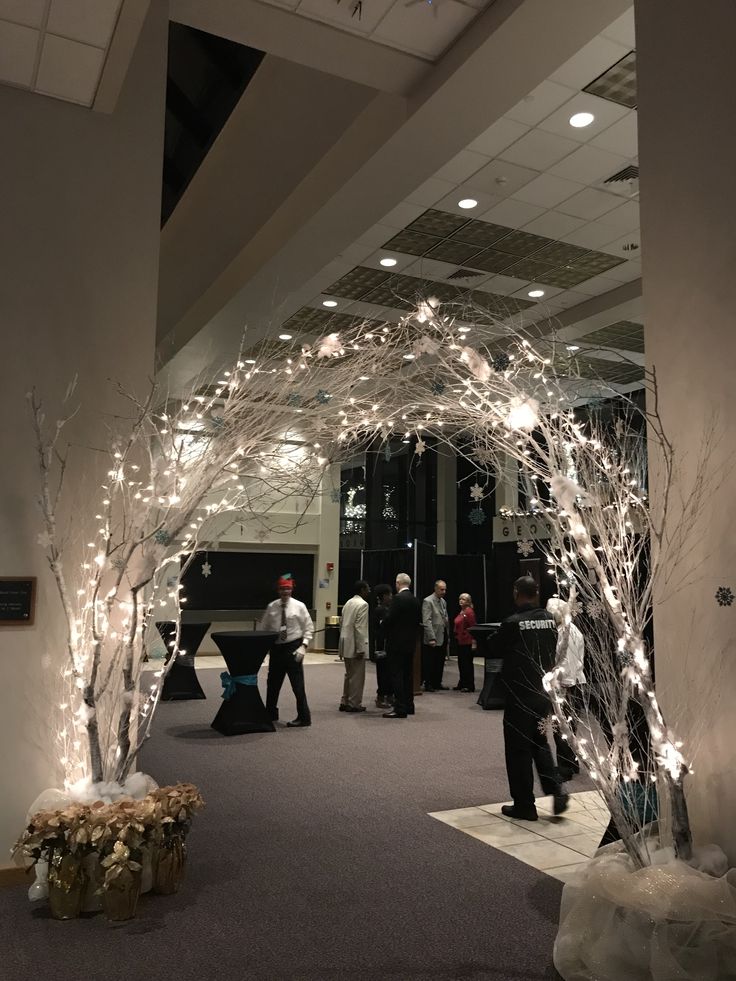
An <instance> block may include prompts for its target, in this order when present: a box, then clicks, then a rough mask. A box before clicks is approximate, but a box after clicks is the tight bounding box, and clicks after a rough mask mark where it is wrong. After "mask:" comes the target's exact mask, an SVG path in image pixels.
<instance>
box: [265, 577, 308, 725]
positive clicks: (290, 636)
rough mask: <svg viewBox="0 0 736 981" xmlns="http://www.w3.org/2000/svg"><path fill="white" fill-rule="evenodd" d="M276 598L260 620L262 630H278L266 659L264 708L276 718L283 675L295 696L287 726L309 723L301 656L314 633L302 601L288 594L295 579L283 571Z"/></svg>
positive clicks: (302, 657)
mask: <svg viewBox="0 0 736 981" xmlns="http://www.w3.org/2000/svg"><path fill="white" fill-rule="evenodd" d="M278 590H279V598H278V599H277V600H274V601H273V603H269V604H268V606H267V607H266V612H265V613H264V614H263V618H262V619H261V630H274V631H276V633H278V635H279V636H278V638H277V640H276V642H275V643H274V644H273V646H272V647H271V651H270V653H269V658H268V681H267V683H266V709H267V711H268V713H269V715H270V716H271V718H272V719H274V720H276V719H278V717H279V709H278V702H279V692H280V691H281V686H282V685H283V683H284V678H285V677H286V675H288V676H289V681H290V682H291V688H292V691H293V692H294V697H295V698H296V713H297V716H296V718H295V719H294V721H293V722H287V723H286V724H287V726H288V727H289V728H290V729H296V728H304V727H306V726H311V724H312V716H311V713H310V711H309V705H308V704H307V695H306V692H305V690H304V664H303V662H304V655H305V653H306V650H307V648H308V647H309V644H310V642H311V640H312V637H313V636H314V624H313V623H312V618H311V617H310V615H309V610H308V609H307V608H306V606H305V605H304V603H301V602H300V601H299V600H295V599H294V597H293V596H292V595H291V594H292V592H293V590H294V580H293V579H292V577H291V573H290V572H287V573H285V574H284V575H283V576H282V577H281V578H280V579H279V582H278Z"/></svg>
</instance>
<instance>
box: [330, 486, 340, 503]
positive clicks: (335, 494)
mask: <svg viewBox="0 0 736 981" xmlns="http://www.w3.org/2000/svg"><path fill="white" fill-rule="evenodd" d="M330 500H331V501H332V503H333V504H339V503H340V491H339V490H338V488H337V487H333V488H332V490H331V491H330Z"/></svg>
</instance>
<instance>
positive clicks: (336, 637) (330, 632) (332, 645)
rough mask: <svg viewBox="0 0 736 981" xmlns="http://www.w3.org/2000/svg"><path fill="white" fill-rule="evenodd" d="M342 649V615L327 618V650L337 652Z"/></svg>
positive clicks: (332, 652)
mask: <svg viewBox="0 0 736 981" xmlns="http://www.w3.org/2000/svg"><path fill="white" fill-rule="evenodd" d="M339 649H340V617H327V618H326V619H325V652H326V653H327V654H337V653H338V651H339Z"/></svg>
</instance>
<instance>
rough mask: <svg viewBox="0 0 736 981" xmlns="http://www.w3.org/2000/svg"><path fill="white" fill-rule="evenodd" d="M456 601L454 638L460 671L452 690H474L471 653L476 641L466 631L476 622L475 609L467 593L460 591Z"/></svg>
mask: <svg viewBox="0 0 736 981" xmlns="http://www.w3.org/2000/svg"><path fill="white" fill-rule="evenodd" d="M458 602H459V603H460V612H459V613H458V615H457V616H456V617H455V640H456V641H457V666H458V669H459V671H460V681H459V682H458V683H457V684H456V685H455V687H454V689H453V691H465V692H468V691H475V670H474V668H473V654H474V653H475V648H476V643H475V640H474V639H473V636H472V634H470V633H469V632H468V630H469V628H470V627H474V626H475V624H476V619H475V611H474V610H473V601H472V599H471V598H470V594H469V593H460V598H459V600H458Z"/></svg>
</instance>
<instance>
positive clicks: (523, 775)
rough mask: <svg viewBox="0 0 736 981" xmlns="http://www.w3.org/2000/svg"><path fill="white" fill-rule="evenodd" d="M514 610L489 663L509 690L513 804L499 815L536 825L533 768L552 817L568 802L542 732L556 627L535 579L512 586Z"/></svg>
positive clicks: (506, 717) (494, 640)
mask: <svg viewBox="0 0 736 981" xmlns="http://www.w3.org/2000/svg"><path fill="white" fill-rule="evenodd" d="M514 605H515V606H516V613H513V614H512V615H511V616H510V617H508V618H507V619H506V620H504V622H503V623H502V624H501V627H500V629H499V630H498V632H497V633H496V634H494V635H493V637H491V638H490V640H489V643H488V651H489V655H490V657H497V658H503V669H502V672H501V677H502V678H503V681H504V683H505V686H506V706H505V709H504V714H503V741H504V748H505V751H506V772H507V774H508V778H509V790H510V791H511V798H512V800H513V802H514V803H513V804H511V805H504V806H503V807H502V808H501V810H502V812H503V813H504V814H505V815H506V816H507V817H511V818H517V819H521V820H522V821H536V820H537V809H536V807H535V806H534V770H533V766H535V767H536V769H537V773H538V774H539V780H540V782H541V784H542V790H543V791H544V793H545V794H549V795H551V796H552V798H553V801H554V813H555V814H562V812H563V811H565V810H567V802H568V795H567V794H566V793H565V792H564V790H563V789H562V782H561V780H560V776H559V773H558V772H557V768H556V766H555V764H554V760H553V759H552V752H551V750H550V748H549V743H548V742H547V736H546V734H545V732H544V725H545V720H546V719H547V716H549V715H550V713H551V712H552V703H551V702H550V698H549V695H548V693H547V692H546V690H545V688H544V684H543V681H542V679H543V677H544V675H545V674H547V672H548V671H551V670H552V668H553V667H554V666H555V661H556V657H557V624H556V623H555V621H554V617H553V616H552V614H551V613H548V612H547V611H546V610H543V609H542V608H541V607H540V605H539V589H538V587H537V584H536V582H535V581H534V579H532V578H531V576H522V577H521V578H520V579H517V580H516V582H515V583H514Z"/></svg>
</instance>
